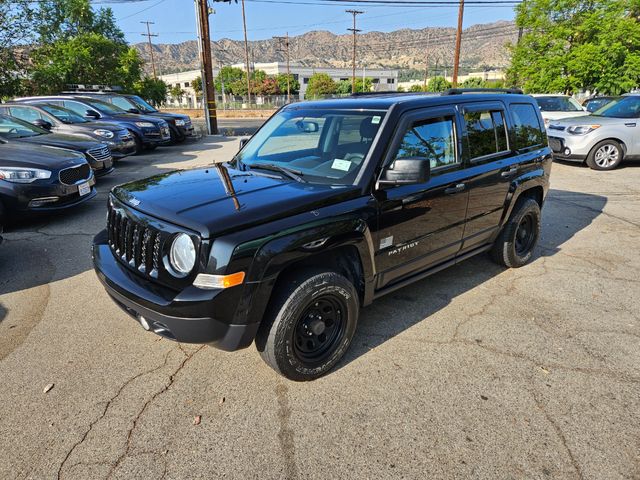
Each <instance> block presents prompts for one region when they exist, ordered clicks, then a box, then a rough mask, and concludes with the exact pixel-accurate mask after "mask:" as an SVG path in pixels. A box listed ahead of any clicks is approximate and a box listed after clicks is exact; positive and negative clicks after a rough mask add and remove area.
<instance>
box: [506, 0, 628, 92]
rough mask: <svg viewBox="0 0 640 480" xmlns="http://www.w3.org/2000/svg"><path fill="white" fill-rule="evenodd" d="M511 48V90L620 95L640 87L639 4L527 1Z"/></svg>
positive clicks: (599, 0)
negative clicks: (639, 85)
mask: <svg viewBox="0 0 640 480" xmlns="http://www.w3.org/2000/svg"><path fill="white" fill-rule="evenodd" d="M516 12H517V14H516V24H517V25H518V27H521V28H522V29H523V31H524V35H523V36H522V38H521V39H520V41H519V42H518V44H516V45H513V46H511V50H512V59H511V66H510V68H509V69H508V71H507V80H508V84H510V85H517V86H522V87H524V89H525V90H526V91H527V92H531V93H542V92H553V93H555V92H563V93H567V94H571V93H574V92H577V91H579V90H591V91H597V92H599V93H603V94H614V95H615V94H619V93H622V92H625V91H629V90H630V89H632V88H634V87H636V86H637V85H638V83H639V82H640V25H639V18H640V15H639V14H640V7H639V5H638V2H637V0H591V1H588V2H587V1H584V0H563V1H562V2H560V1H551V0H527V1H526V2H522V3H520V4H519V5H518V6H517V7H516Z"/></svg>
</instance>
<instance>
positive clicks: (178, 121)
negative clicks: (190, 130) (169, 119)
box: [176, 119, 187, 127]
mask: <svg viewBox="0 0 640 480" xmlns="http://www.w3.org/2000/svg"><path fill="white" fill-rule="evenodd" d="M186 123H187V122H185V121H184V120H182V119H177V120H176V125H177V126H179V127H184V125H185V124H186Z"/></svg>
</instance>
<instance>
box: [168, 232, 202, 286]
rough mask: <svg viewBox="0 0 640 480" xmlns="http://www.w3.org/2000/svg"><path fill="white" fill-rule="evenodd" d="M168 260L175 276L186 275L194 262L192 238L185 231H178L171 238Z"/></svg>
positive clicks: (194, 248)
mask: <svg viewBox="0 0 640 480" xmlns="http://www.w3.org/2000/svg"><path fill="white" fill-rule="evenodd" d="M169 262H170V263H171V267H172V268H173V270H175V272H172V273H174V275H175V276H178V277H184V276H186V275H187V274H188V273H189V272H191V270H193V267H194V266H195V264H196V247H195V245H194V244H193V240H191V237H190V236H189V235H187V234H186V233H179V234H178V235H176V237H175V238H174V239H173V243H172V244H171V251H170V252H169Z"/></svg>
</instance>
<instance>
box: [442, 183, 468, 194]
mask: <svg viewBox="0 0 640 480" xmlns="http://www.w3.org/2000/svg"><path fill="white" fill-rule="evenodd" d="M465 187H466V186H465V184H464V183H458V184H456V185H454V186H453V187H448V188H445V189H444V193H446V194H447V195H453V194H454V193H458V192H461V191H463V190H464V189H465Z"/></svg>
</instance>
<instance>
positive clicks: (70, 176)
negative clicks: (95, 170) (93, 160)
mask: <svg viewBox="0 0 640 480" xmlns="http://www.w3.org/2000/svg"><path fill="white" fill-rule="evenodd" d="M58 176H59V178H60V182H62V183H64V184H65V185H75V184H76V183H78V182H81V181H83V180H89V178H90V177H91V167H89V164H88V163H85V164H84V165H79V166H77V167H71V168H65V169H64V170H60V173H59V174H58Z"/></svg>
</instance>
